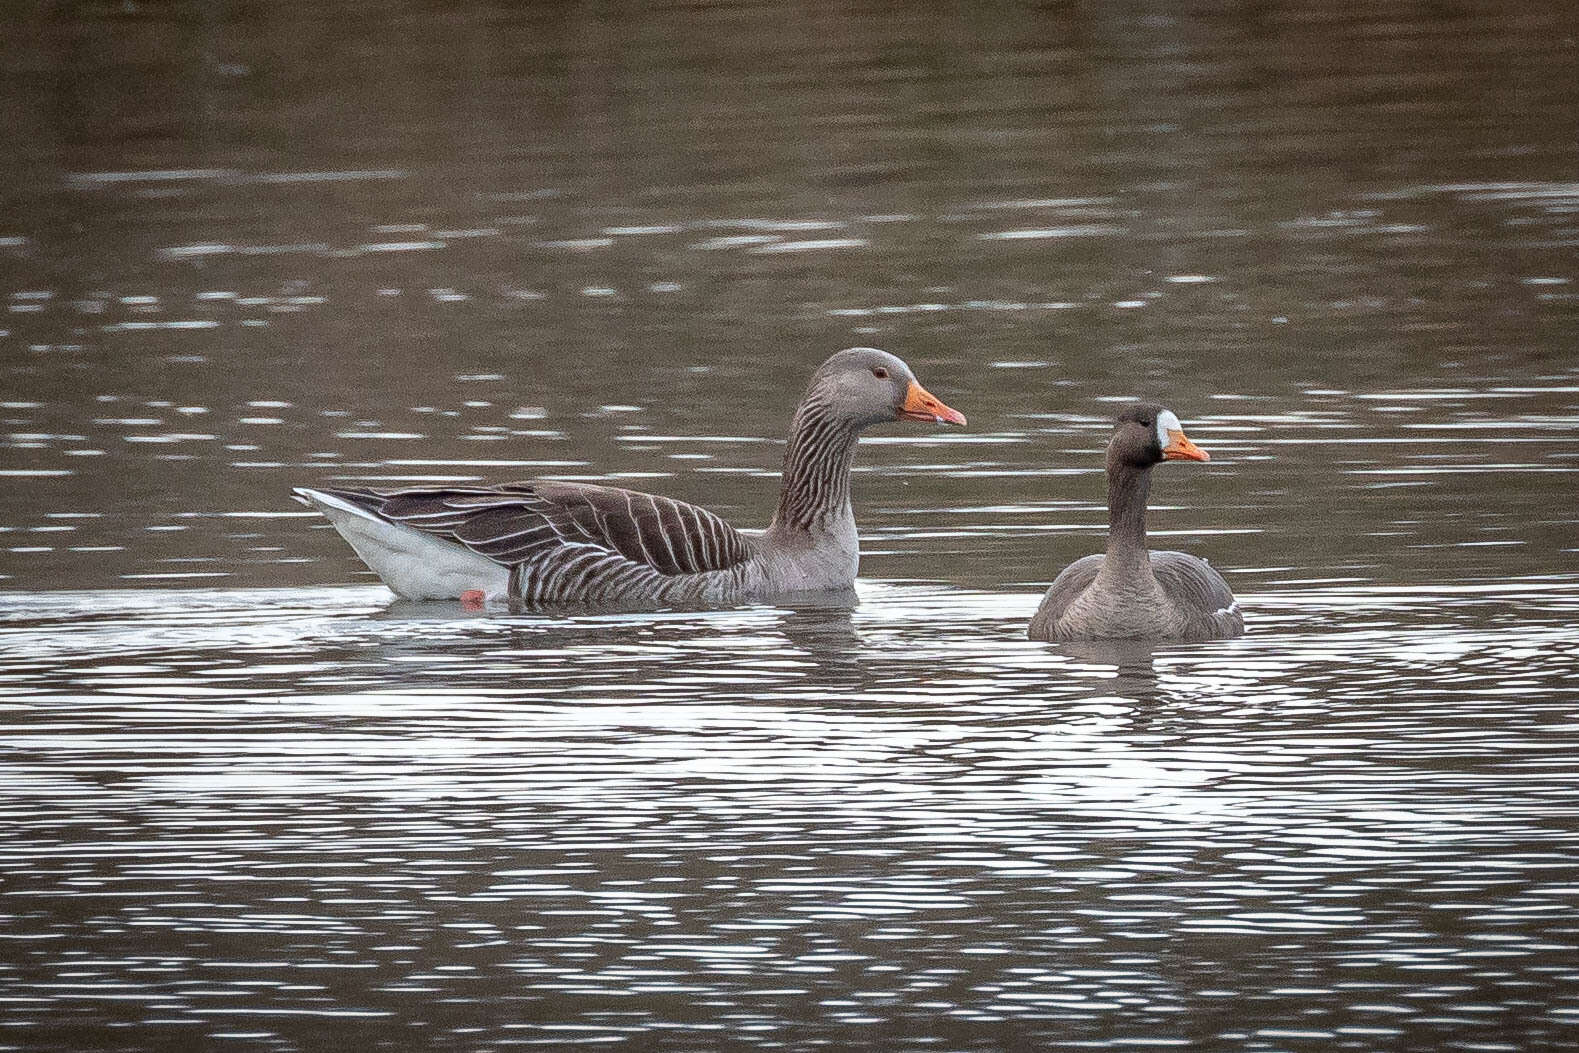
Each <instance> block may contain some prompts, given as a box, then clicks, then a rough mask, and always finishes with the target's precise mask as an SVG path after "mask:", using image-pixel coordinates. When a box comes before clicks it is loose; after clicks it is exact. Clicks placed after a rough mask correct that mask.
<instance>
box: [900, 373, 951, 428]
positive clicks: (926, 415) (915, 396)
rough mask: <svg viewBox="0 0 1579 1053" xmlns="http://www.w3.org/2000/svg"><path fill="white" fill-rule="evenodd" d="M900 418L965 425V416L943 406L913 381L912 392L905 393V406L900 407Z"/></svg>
mask: <svg viewBox="0 0 1579 1053" xmlns="http://www.w3.org/2000/svg"><path fill="white" fill-rule="evenodd" d="M899 417H900V419H901V420H924V421H936V422H937V423H939V424H959V425H964V423H965V414H963V413H961V412H960V411H959V410H957V409H951V408H949V407H948V406H945V405H943V403H941V402H939V401H938V400H937V399H935V398H933V397H932V394H931V392H929V391H927V389H926V388H924V387H922V386H921V385H920V384H917V383H915V382H913V381H912V382H911V384H910V390H909V391H907V392H905V402H904V405H902V406H900V407H899Z"/></svg>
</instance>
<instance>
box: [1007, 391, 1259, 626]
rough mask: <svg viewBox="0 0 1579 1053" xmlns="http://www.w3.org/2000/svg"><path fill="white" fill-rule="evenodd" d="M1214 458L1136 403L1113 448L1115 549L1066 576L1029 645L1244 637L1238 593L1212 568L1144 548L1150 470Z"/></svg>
mask: <svg viewBox="0 0 1579 1053" xmlns="http://www.w3.org/2000/svg"><path fill="white" fill-rule="evenodd" d="M1206 460H1210V457H1209V456H1208V455H1207V453H1206V451H1205V450H1202V449H1201V448H1200V447H1198V446H1196V445H1195V443H1193V442H1191V441H1190V439H1189V438H1188V437H1187V436H1186V435H1185V434H1184V428H1183V426H1182V425H1180V423H1179V418H1178V417H1176V416H1174V414H1173V413H1171V412H1170V411H1168V410H1166V409H1163V408H1162V407H1161V406H1153V405H1145V404H1140V405H1134V406H1131V407H1129V408H1128V409H1126V410H1125V411H1124V412H1123V413H1121V414H1120V415H1119V418H1118V422H1117V427H1116V428H1115V429H1114V432H1113V439H1112V441H1111V442H1110V443H1109V444H1108V450H1107V480H1108V545H1107V551H1106V552H1105V553H1103V554H1101V555H1094V556H1086V557H1085V558H1084V559H1079V560H1076V561H1075V562H1074V563H1071V564H1070V565H1069V566H1067V567H1065V568H1064V570H1063V573H1061V574H1059V575H1058V577H1057V578H1056V579H1055V580H1054V581H1053V584H1052V587H1051V588H1049V589H1048V590H1047V595H1046V596H1044V597H1043V598H1042V605H1041V607H1040V608H1039V609H1038V610H1037V612H1036V616H1035V617H1033V618H1032V619H1031V626H1030V631H1029V636H1030V638H1031V639H1033V640H1220V639H1228V638H1230V637H1234V636H1239V635H1241V634H1243V633H1244V629H1245V623H1244V617H1243V615H1242V614H1240V611H1239V604H1238V603H1237V602H1236V601H1235V600H1234V594H1233V592H1232V590H1230V589H1229V588H1228V583H1227V582H1226V581H1224V580H1223V576H1222V575H1221V574H1219V573H1217V571H1215V570H1213V569H1212V568H1211V566H1210V565H1208V564H1207V562H1206V561H1205V560H1203V559H1199V558H1197V557H1195V556H1191V555H1189V554H1187V553H1184V552H1151V551H1149V550H1148V549H1147V548H1146V498H1147V495H1148V493H1149V492H1150V489H1151V469H1152V468H1153V467H1154V466H1155V465H1158V464H1161V463H1162V462H1163V461H1206Z"/></svg>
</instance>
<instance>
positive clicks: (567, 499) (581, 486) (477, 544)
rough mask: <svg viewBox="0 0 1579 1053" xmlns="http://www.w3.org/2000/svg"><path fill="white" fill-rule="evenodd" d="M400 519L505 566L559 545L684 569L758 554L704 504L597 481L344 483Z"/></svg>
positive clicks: (359, 501)
mask: <svg viewBox="0 0 1579 1053" xmlns="http://www.w3.org/2000/svg"><path fill="white" fill-rule="evenodd" d="M331 492H332V493H334V494H335V495H336V496H338V497H340V498H342V499H344V500H346V501H350V502H352V503H354V504H356V505H359V506H360V507H362V508H365V509H367V510H368V511H370V512H373V513H374V514H375V515H378V516H381V517H382V518H384V519H388V520H390V521H392V522H396V523H403V524H405V525H406V526H409V527H414V528H416V529H418V530H421V531H424V532H426V533H429V534H433V535H435V536H438V537H441V538H445V539H447V540H451V541H455V542H457V543H459V544H462V545H465V546H466V547H467V548H469V549H471V550H472V551H474V552H477V553H479V554H481V555H484V556H487V557H488V558H489V559H491V560H493V561H494V562H496V563H500V564H503V565H505V566H514V565H515V564H518V563H522V562H525V561H527V560H532V559H538V558H543V557H545V556H549V554H550V553H551V552H552V550H554V549H566V550H567V551H566V553H565V554H566V556H567V558H568V557H569V556H570V555H571V552H570V551H569V550H571V549H582V550H585V549H587V548H592V549H601V550H603V551H605V552H608V553H611V554H617V555H619V556H621V557H623V558H624V559H626V560H629V561H630V562H631V563H634V564H639V565H641V566H645V567H648V568H650V569H652V570H654V571H656V572H657V573H659V574H662V575H665V576H668V577H674V576H678V575H683V574H700V573H703V572H705V571H713V570H727V569H728V568H730V567H733V566H736V565H738V564H740V563H742V562H744V561H745V560H747V559H749V558H750V557H751V547H750V544H749V542H748V541H747V540H746V538H745V536H744V535H742V534H741V533H740V532H739V531H737V530H736V529H735V528H734V527H732V526H730V525H729V524H728V523H726V522H724V521H723V520H722V519H720V518H719V517H718V516H716V515H714V514H713V513H711V512H709V511H707V510H706V509H704V508H698V507H696V506H695V505H690V504H686V503H685V502H683V501H675V500H671V499H670V498H667V497H658V496H655V495H653V494H643V493H638V492H636V491H634V490H622V489H620V488H618V487H613V486H597V485H594V484H591V483H568V482H556V481H552V480H540V481H532V482H524V483H507V484H505V485H503V486H489V487H465V486H457V487H444V488H440V489H434V488H424V489H421V490H392V491H382V490H335V491H331Z"/></svg>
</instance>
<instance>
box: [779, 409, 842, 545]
mask: <svg viewBox="0 0 1579 1053" xmlns="http://www.w3.org/2000/svg"><path fill="white" fill-rule="evenodd" d="M859 435H860V429H859V428H858V427H857V426H856V425H855V424H854V423H853V422H850V421H847V420H841V419H840V418H838V417H837V416H835V415H833V414H831V413H829V412H828V411H827V408H826V407H825V406H824V405H823V404H822V403H821V401H820V400H819V399H817V398H816V397H815V396H811V397H808V398H807V399H806V401H804V402H802V403H801V405H800V408H799V409H798V410H796V412H795V422H794V424H793V426H792V427H791V429H790V437H789V447H788V449H786V450H785V452H784V478H783V484H782V486H781V489H780V491H779V505H778V510H777V511H776V512H775V513H774V514H773V525H772V528H770V529H774V530H777V531H791V532H795V533H803V534H816V533H825V532H827V533H831V532H836V531H837V532H842V531H844V530H845V529H847V528H848V527H849V526H850V525H851V524H853V522H854V514H853V513H852V512H851V510H850V466H851V464H853V463H854V461H855V444H856V440H857V439H858V438H859Z"/></svg>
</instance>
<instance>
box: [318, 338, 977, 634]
mask: <svg viewBox="0 0 1579 1053" xmlns="http://www.w3.org/2000/svg"><path fill="white" fill-rule="evenodd" d="M897 420H918V421H935V422H937V423H939V424H964V423H965V418H964V416H962V415H961V414H960V413H958V412H957V411H955V410H953V409H950V408H949V407H948V406H945V405H944V404H943V403H942V402H939V401H938V400H937V399H936V398H934V397H933V396H932V395H931V394H930V393H928V392H927V391H926V389H925V388H923V387H922V386H921V385H920V384H919V383H917V382H916V379H915V377H914V375H913V374H912V373H911V372H910V368H909V367H908V366H906V365H905V363H904V362H902V361H900V360H899V359H898V358H896V357H895V356H893V355H890V354H888V353H887V352H884V351H879V350H877V349H875V348H850V349H848V350H845V351H841V352H839V353H838V354H836V355H834V356H832V357H831V358H829V359H828V360H827V361H826V362H824V363H823V364H822V366H821V367H819V368H818V370H817V371H816V373H815V374H813V376H812V379H811V383H810V385H809V386H808V387H807V389H806V394H805V396H804V397H803V398H802V399H801V403H800V406H799V407H798V408H797V410H796V411H795V419H794V422H793V423H792V425H791V429H790V437H789V445H788V449H787V450H786V452H785V455H784V472H783V480H782V483H781V489H780V494H779V504H778V509H777V511H776V512H775V514H774V516H773V521H772V523H771V524H770V525H769V526H768V527H767V529H766V530H762V531H740V530H736V529H735V528H734V527H732V526H730V525H729V524H728V523H726V522H725V521H724V520H723V519H721V518H719V517H718V516H716V515H714V514H713V513H712V512H709V511H707V510H706V509H704V508H698V507H697V506H695V505H690V504H686V503H684V502H681V501H675V500H672V499H671V498H667V497H659V496H656V495H653V494H645V493H640V492H638V491H634V490H624V489H620V488H618V487H612V486H598V485H594V484H590V483H575V482H561V481H556V480H548V479H538V480H531V481H528V482H520V483H506V484H504V485H502V486H454V487H443V488H438V489H434V488H425V489H404V490H369V489H354V490H353V489H335V490H328V489H324V490H318V489H309V488H306V487H301V488H298V489H297V490H296V494H297V496H298V497H300V498H301V499H302V500H303V501H304V502H306V503H308V504H310V505H312V506H313V507H314V508H316V509H318V510H319V511H320V512H322V513H323V514H324V515H325V516H327V517H328V519H329V521H330V522H331V523H333V524H334V526H335V529H337V530H338V531H339V532H340V534H341V536H343V537H344V538H345V539H346V541H348V542H349V543H350V544H351V547H352V548H354V549H355V550H356V553H357V555H359V556H360V557H361V558H362V561H363V562H364V563H366V564H367V565H368V566H369V567H370V568H371V569H372V570H373V571H375V572H376V573H377V574H378V576H379V577H380V578H381V579H382V580H383V582H384V584H386V585H387V586H389V588H390V589H391V590H392V591H394V592H395V593H396V594H398V595H399V596H401V597H402V598H405V599H414V600H440V599H454V598H457V597H466V596H473V595H475V594H477V593H481V594H482V596H483V597H485V598H487V599H509V600H513V601H521V602H525V603H528V604H544V605H549V604H577V605H595V606H604V605H606V606H617V607H661V606H675V605H690V604H716V603H733V602H739V601H742V600H746V599H750V598H754V597H762V596H770V595H779V594H786V593H794V592H812V591H829V590H839V589H848V588H849V587H850V586H851V585H852V584H853V583H854V581H855V574H856V570H857V566H858V564H859V561H860V541H859V539H858V537H857V535H856V530H855V516H854V513H853V511H852V510H851V507H850V466H851V463H852V462H853V461H854V459H855V446H856V440H857V439H858V438H859V436H860V433H861V432H862V431H864V430H865V429H866V428H868V427H870V426H872V425H874V424H881V423H883V422H885V421H897Z"/></svg>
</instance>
